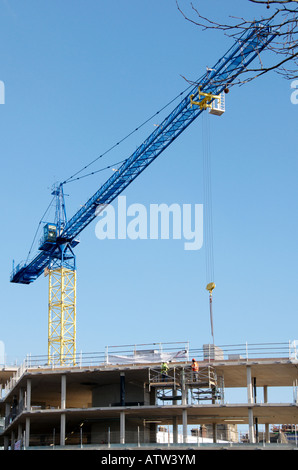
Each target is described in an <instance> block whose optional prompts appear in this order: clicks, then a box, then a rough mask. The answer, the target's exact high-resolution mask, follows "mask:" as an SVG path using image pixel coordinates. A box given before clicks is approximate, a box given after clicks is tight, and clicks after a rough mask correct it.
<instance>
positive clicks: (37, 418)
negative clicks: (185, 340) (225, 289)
mask: <svg viewBox="0 0 298 470" xmlns="http://www.w3.org/2000/svg"><path fill="white" fill-rule="evenodd" d="M175 346H177V344H175ZM180 346H181V345H180ZM153 348H154V346H153ZM155 348H156V346H155ZM160 348H161V346H159V347H157V348H156V349H150V350H149V349H144V346H143V347H141V348H138V347H135V348H134V349H132V350H131V351H125V352H124V353H115V351H112V352H113V354H111V351H110V352H109V354H107V353H106V354H105V355H102V356H101V355H94V356H89V357H85V356H82V357H81V362H78V363H77V364H76V365H74V366H72V367H69V366H68V367H63V366H53V365H48V364H46V365H44V364H42V361H43V359H42V358H33V357H30V358H27V360H26V361H25V363H24V364H23V366H22V367H20V368H18V369H17V370H15V371H13V370H12V369H10V370H7V369H5V368H3V370H2V371H1V382H2V384H3V385H2V399H1V402H0V404H1V405H0V409H1V416H2V420H3V428H2V434H1V440H2V445H3V446H4V449H15V448H24V449H28V448H29V449H30V448H36V447H40V446H41V447H42V448H49V447H53V446H57V447H59V448H62V446H67V447H68V448H71V446H76V447H77V446H79V447H82V448H90V447H96V448H98V447H99V448H106V447H107V446H108V447H112V446H113V445H117V446H118V448H119V445H122V446H124V447H127V446H129V445H134V446H136V445H139V446H140V447H143V446H146V445H148V446H154V445H155V446H160V445H162V442H166V443H167V445H169V444H170V445H173V446H175V445H178V446H179V445H182V446H183V445H185V444H187V445H188V447H189V446H194V447H196V446H198V445H203V444H204V442H207V440H206V439H204V438H205V437H206V436H209V437H211V440H212V442H213V443H217V444H218V445H224V443H226V444H228V445H231V444H232V443H233V444H235V445H236V443H237V442H239V438H238V435H237V433H234V431H235V430H236V428H237V425H241V424H242V425H246V427H247V429H248V432H247V442H248V443H253V444H256V445H257V443H259V442H260V441H262V445H268V444H269V443H270V442H272V441H273V436H272V433H271V436H270V427H271V426H273V425H274V426H275V429H276V426H277V425H282V424H283V425H284V424H285V423H291V425H292V429H294V430H295V429H296V426H295V425H296V424H298V402H297V380H298V369H297V364H298V362H297V356H296V350H295V348H294V349H293V347H290V345H287V344H284V345H283V346H282V347H281V346H280V345H274V347H272V345H270V349H268V347H264V345H259V346H258V348H256V347H254V349H253V350H249V351H247V345H246V346H244V345H243V347H242V349H241V352H243V354H239V346H238V347H237V351H238V353H237V354H235V349H234V350H233V349H231V347H230V348H229V350H226V351H225V350H223V349H222V348H217V347H214V346H213V345H204V346H203V348H202V349H201V350H188V346H187V345H186V347H185V348H182V349H180V348H179V349H177V350H175V349H173V348H172V347H169V346H168V348H167V345H163V348H162V350H161V349H160ZM264 351H265V354H264ZM274 352H275V353H276V354H275V355H274V356H273V354H274ZM193 353H196V355H197V357H198V365H199V370H198V371H195V372H194V370H193V369H192V366H191V363H192V357H191V356H192V354H193ZM266 355H267V357H264V356H266ZM87 362H89V365H86V363H87ZM163 363H167V368H166V370H163V368H162V364H163ZM271 387H293V400H292V401H291V402H290V403H289V402H287V403H274V402H271V401H270V400H269V395H270V394H269V393H268V390H269V388H271ZM233 388H235V389H236V388H237V389H238V388H242V389H243V390H244V392H245V390H246V396H247V400H246V401H245V402H244V403H233V402H228V401H227V399H226V397H225V394H226V392H227V391H228V390H230V389H233ZM257 391H258V392H257ZM281 429H282V428H281ZM161 433H163V436H164V437H163V439H160V435H161ZM260 435H261V438H260ZM293 435H294V436H295V437H296V434H295V432H293ZM158 436H159V438H158ZM284 442H287V443H289V440H288V439H287V438H285V440H284ZM292 444H296V445H297V442H296V441H294V442H292ZM213 445H214V444H213ZM271 445H272V444H271ZM269 447H270V446H269Z"/></svg>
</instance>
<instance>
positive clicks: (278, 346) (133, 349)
mask: <svg viewBox="0 0 298 470" xmlns="http://www.w3.org/2000/svg"><path fill="white" fill-rule="evenodd" d="M193 357H194V358H196V360H197V361H204V362H207V363H208V362H210V363H213V362H214V361H226V360H231V361H232V360H234V361H235V360H239V361H245V360H253V359H259V360H260V359H266V358H268V359H270V358H279V359H290V360H297V359H298V341H296V340H295V341H288V342H283V343H255V344H254V343H252V344H249V343H242V344H236V345H223V346H214V345H213V344H205V345H203V347H202V348H200V349H189V343H188V342H176V343H151V344H135V345H125V346H107V347H106V350H105V351H104V352H91V353H79V354H77V356H76V361H75V364H74V365H73V364H72V365H67V364H65V365H61V364H59V361H54V360H53V361H50V364H49V361H48V356H46V355H38V356H34V355H31V354H29V355H27V357H26V358H25V360H24V362H23V363H22V364H21V366H20V367H19V368H18V370H17V372H16V373H15V374H14V375H13V377H12V378H11V379H10V380H9V381H8V383H7V384H6V386H5V387H4V394H7V393H9V391H10V390H11V389H12V388H13V387H14V386H15V383H16V382H17V381H18V380H19V379H20V377H21V376H22V375H23V373H24V372H25V371H26V370H27V369H34V368H48V369H61V368H62V369H63V368H65V367H67V368H69V367H77V368H83V367H107V366H113V365H118V366H119V365H121V364H126V365H127V364H131V365H134V364H144V363H148V365H149V364H150V360H151V359H152V362H153V363H154V362H156V363H160V362H162V361H163V360H169V358H170V362H171V361H172V362H186V361H189V360H191V358H193ZM111 358H113V361H111ZM163 358H165V359H163ZM146 359H148V360H146ZM152 362H151V364H152Z"/></svg>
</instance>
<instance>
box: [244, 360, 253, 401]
mask: <svg viewBox="0 0 298 470" xmlns="http://www.w3.org/2000/svg"><path fill="white" fill-rule="evenodd" d="M246 383H247V401H248V403H252V402H253V397H252V380H251V367H250V366H247V367H246Z"/></svg>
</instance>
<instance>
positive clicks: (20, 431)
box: [18, 424, 23, 441]
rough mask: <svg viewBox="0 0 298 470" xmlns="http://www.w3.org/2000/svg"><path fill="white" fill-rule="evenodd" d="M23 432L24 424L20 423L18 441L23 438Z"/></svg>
mask: <svg viewBox="0 0 298 470" xmlns="http://www.w3.org/2000/svg"><path fill="white" fill-rule="evenodd" d="M22 433H23V430H22V425H21V424H18V441H19V440H20V439H22Z"/></svg>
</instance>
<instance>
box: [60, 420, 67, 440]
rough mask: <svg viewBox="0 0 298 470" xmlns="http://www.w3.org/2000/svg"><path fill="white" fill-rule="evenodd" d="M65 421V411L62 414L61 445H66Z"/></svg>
mask: <svg viewBox="0 0 298 470" xmlns="http://www.w3.org/2000/svg"><path fill="white" fill-rule="evenodd" d="M65 423H66V416H65V413H62V414H61V417H60V445H61V446H64V445H65Z"/></svg>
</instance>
